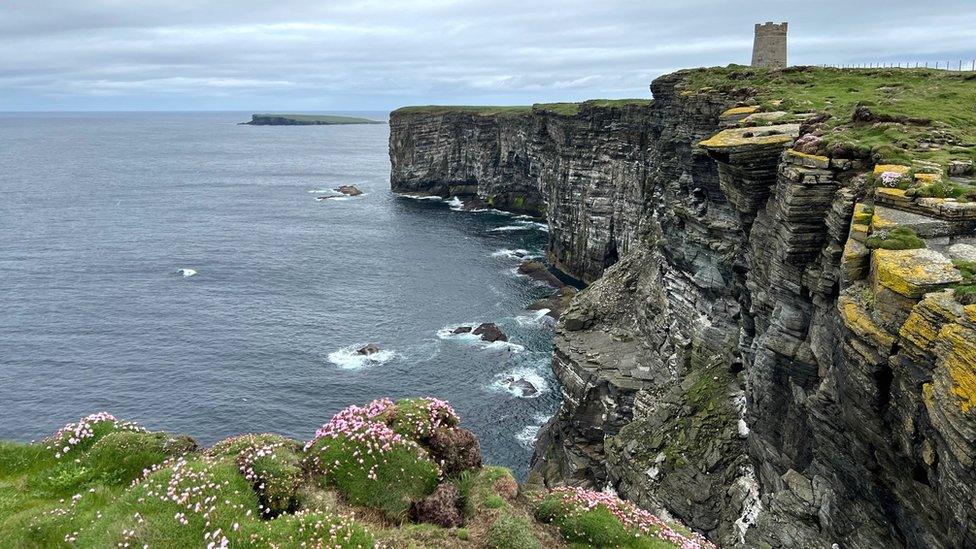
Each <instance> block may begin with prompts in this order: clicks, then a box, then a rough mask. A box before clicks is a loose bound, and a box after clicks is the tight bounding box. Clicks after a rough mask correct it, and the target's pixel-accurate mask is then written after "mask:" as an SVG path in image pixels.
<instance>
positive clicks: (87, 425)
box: [45, 412, 148, 459]
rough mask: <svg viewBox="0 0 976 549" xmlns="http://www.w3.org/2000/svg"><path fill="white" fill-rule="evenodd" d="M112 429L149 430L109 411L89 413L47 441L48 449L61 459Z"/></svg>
mask: <svg viewBox="0 0 976 549" xmlns="http://www.w3.org/2000/svg"><path fill="white" fill-rule="evenodd" d="M112 431H136V432H141V433H145V432H148V431H147V430H146V429H145V428H143V427H140V426H139V425H137V424H136V423H135V422H131V421H120V420H118V419H116V417H115V416H113V415H112V414H110V413H108V412H99V413H97V414H89V415H87V416H85V417H83V418H81V419H79V420H78V422H77V423H68V424H67V425H65V426H64V427H62V428H60V429H58V431H57V432H56V433H54V434H53V435H51V437H50V438H48V439H45V441H46V442H47V449H48V450H52V451H53V452H54V457H55V458H56V459H61V458H62V457H64V456H66V455H68V453H69V452H71V451H72V450H73V449H76V448H78V447H79V446H83V445H86V444H85V443H87V442H94V440H95V438H96V436H102V435H105V434H107V433H110V432H112Z"/></svg>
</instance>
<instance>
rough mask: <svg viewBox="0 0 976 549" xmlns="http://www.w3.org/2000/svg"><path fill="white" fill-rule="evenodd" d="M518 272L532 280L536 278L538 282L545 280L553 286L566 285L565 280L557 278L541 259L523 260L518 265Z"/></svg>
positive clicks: (560, 286)
mask: <svg viewBox="0 0 976 549" xmlns="http://www.w3.org/2000/svg"><path fill="white" fill-rule="evenodd" d="M518 273H519V274H521V275H525V276H527V277H529V278H531V279H533V280H538V281H540V282H545V283H546V284H549V285H550V286H552V287H553V288H562V287H563V286H565V285H566V283H565V282H563V281H562V280H559V278H558V277H557V276H556V275H554V274H552V273H551V272H549V267H547V266H546V264H545V263H542V262H541V261H535V260H532V259H530V260H528V261H523V262H522V264H521V265H519V267H518Z"/></svg>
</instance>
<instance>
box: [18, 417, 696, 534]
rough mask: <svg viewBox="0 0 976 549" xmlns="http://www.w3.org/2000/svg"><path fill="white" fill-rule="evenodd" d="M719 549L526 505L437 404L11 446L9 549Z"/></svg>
mask: <svg viewBox="0 0 976 549" xmlns="http://www.w3.org/2000/svg"><path fill="white" fill-rule="evenodd" d="M570 545H572V546H574V547H586V546H598V547H608V546H618V547H635V548H637V547H639V548H667V547H709V546H710V545H709V544H708V543H707V542H705V541H703V540H702V539H701V538H699V537H698V536H696V535H694V534H692V533H691V532H688V531H687V530H686V529H684V528H682V527H681V526H680V525H677V524H673V523H668V522H665V521H662V520H660V519H659V518H657V517H656V516H654V515H652V514H650V513H647V512H645V511H642V510H640V509H637V508H636V507H634V506H633V505H631V504H629V503H626V502H622V501H620V500H619V499H618V498H616V497H615V496H612V495H609V494H603V493H595V492H588V491H585V490H581V489H560V490H555V491H552V492H535V493H524V492H522V491H520V489H519V486H518V484H517V483H516V482H515V479H514V478H513V477H512V475H511V473H510V472H509V471H508V470H506V469H503V468H497V467H483V466H482V465H481V454H480V449H479V446H478V442H477V440H476V439H475V438H474V436H473V435H472V434H471V433H470V432H469V431H466V430H464V429H461V428H460V427H459V419H458V417H457V415H456V414H455V413H454V411H453V409H451V407H450V405H449V404H447V403H446V402H443V401H440V400H437V399H430V398H424V399H408V400H401V401H399V402H393V401H391V400H388V399H383V400H377V401H373V402H371V403H369V404H368V405H366V406H364V407H358V406H351V407H349V408H347V409H345V410H343V411H341V412H339V413H338V414H336V415H335V416H333V418H332V419H331V420H330V421H329V422H328V423H326V424H325V425H323V426H322V427H321V428H320V429H319V430H318V431H317V432H316V434H315V437H314V438H313V439H312V440H310V441H307V442H304V443H302V442H298V441H294V440H290V439H287V438H284V437H281V436H278V435H273V434H258V435H243V436H238V437H233V438H230V439H226V440H224V441H221V442H218V443H217V444H215V445H213V446H212V447H210V448H200V447H198V446H197V444H196V443H195V442H194V441H193V439H191V438H189V437H186V436H173V435H169V434H166V433H154V432H149V431H147V430H146V429H144V428H142V427H140V426H138V425H135V424H133V423H130V422H124V421H121V420H118V419H116V418H115V417H113V416H111V415H109V414H106V413H100V414H93V415H91V416H88V417H85V418H82V419H81V420H80V421H78V422H77V423H70V424H68V425H66V426H65V427H64V428H62V429H61V430H59V431H58V432H56V433H54V434H53V435H51V436H50V437H48V438H46V439H44V440H42V441H41V442H37V443H32V444H17V443H12V442H0V547H116V546H119V547H181V548H182V547H208V548H209V547H229V546H236V547H308V546H318V547H321V546H329V547H492V548H513V549H514V548H532V547H563V546H570Z"/></svg>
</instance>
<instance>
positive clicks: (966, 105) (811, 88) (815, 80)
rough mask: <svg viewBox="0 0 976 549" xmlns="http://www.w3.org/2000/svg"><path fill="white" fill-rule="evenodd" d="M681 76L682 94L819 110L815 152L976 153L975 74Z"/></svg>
mask: <svg viewBox="0 0 976 549" xmlns="http://www.w3.org/2000/svg"><path fill="white" fill-rule="evenodd" d="M679 74H680V75H682V77H683V79H684V81H683V82H682V83H681V84H680V85H679V89H680V90H681V91H682V92H683V93H685V94H697V93H715V92H721V93H728V94H732V95H736V94H737V95H740V96H742V97H743V98H744V101H745V102H746V103H748V104H754V105H756V106H759V107H761V110H762V111H764V112H767V113H771V112H783V113H791V114H792V113H817V114H822V115H824V116H825V117H826V120H824V121H822V124H824V131H823V140H822V141H821V143H820V150H819V151H817V152H818V153H820V154H824V155H828V156H832V157H837V156H838V155H846V156H847V157H850V156H851V155H861V156H862V157H864V158H871V159H873V160H874V161H875V162H879V163H880V162H891V163H910V161H911V160H928V161H935V162H938V163H941V164H944V163H946V162H947V161H948V160H949V159H950V158H960V157H962V158H969V159H974V158H976V108H974V107H973V106H974V105H976V73H974V72H952V71H941V70H934V69H895V68H878V69H836V68H821V67H791V68H788V69H782V70H768V69H759V68H752V67H744V66H739V65H730V66H728V67H715V68H708V69H692V70H686V71H681V72H680V73H679ZM806 152H812V151H806Z"/></svg>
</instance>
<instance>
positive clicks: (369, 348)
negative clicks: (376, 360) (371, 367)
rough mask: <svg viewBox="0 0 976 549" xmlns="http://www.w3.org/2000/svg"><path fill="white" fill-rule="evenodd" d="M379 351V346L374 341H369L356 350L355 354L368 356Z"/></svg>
mask: <svg viewBox="0 0 976 549" xmlns="http://www.w3.org/2000/svg"><path fill="white" fill-rule="evenodd" d="M378 352H380V346H379V345H377V344H375V343H369V344H367V345H366V346H365V347H363V348H361V349H359V350H358V351H356V354H357V355H363V356H369V355H372V354H376V353H378Z"/></svg>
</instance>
